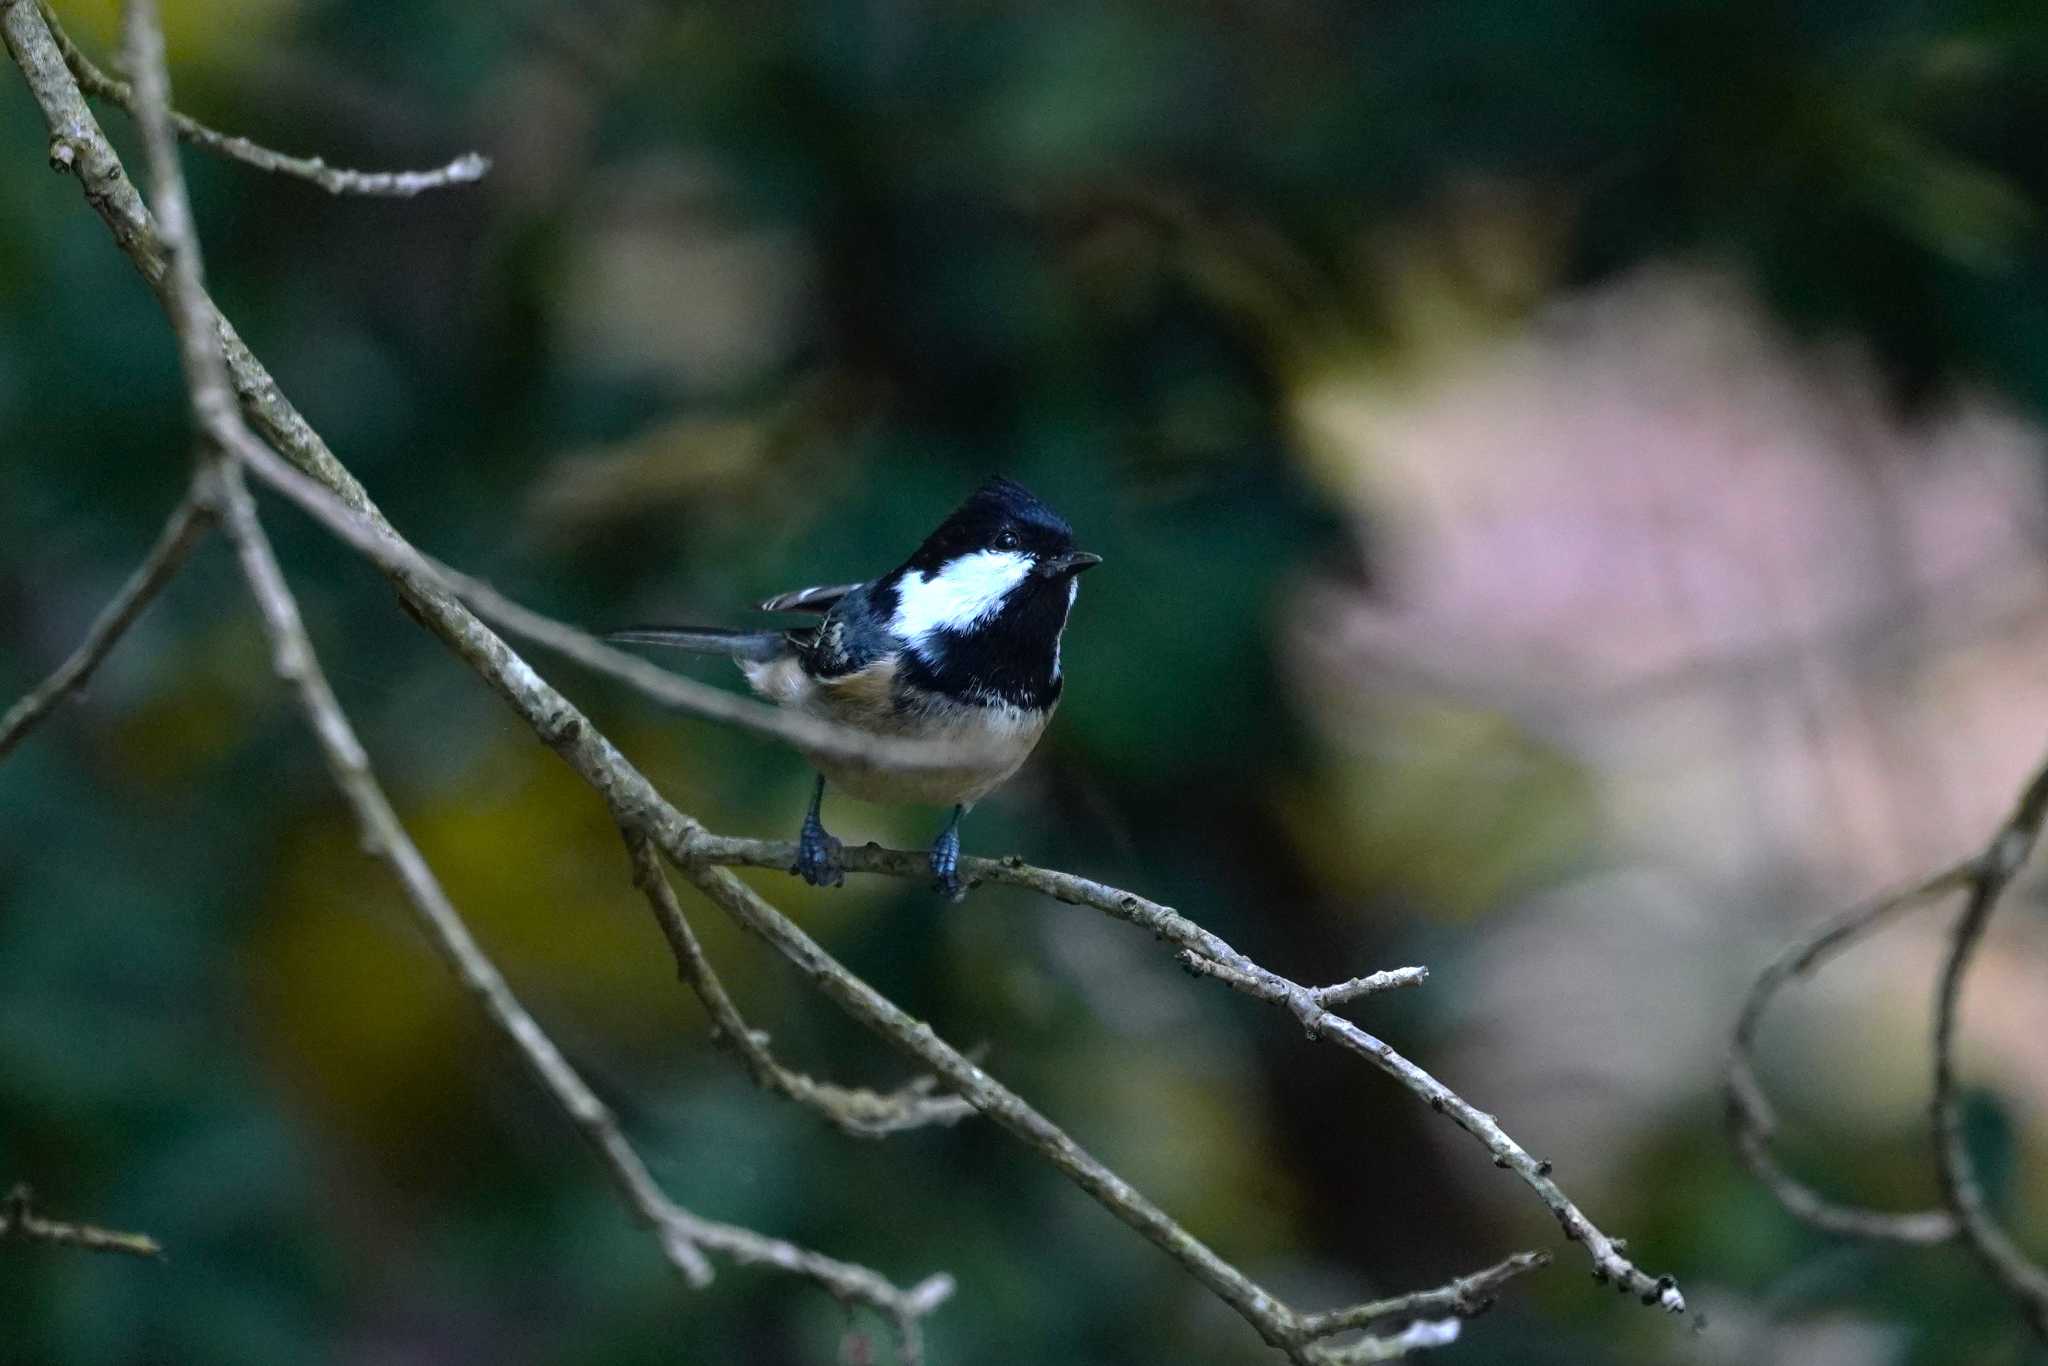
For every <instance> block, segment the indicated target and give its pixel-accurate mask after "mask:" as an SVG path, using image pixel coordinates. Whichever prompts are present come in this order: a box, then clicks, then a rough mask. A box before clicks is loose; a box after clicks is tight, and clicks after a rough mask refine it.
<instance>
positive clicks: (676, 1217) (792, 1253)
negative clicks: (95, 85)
mask: <svg viewBox="0 0 2048 1366" xmlns="http://www.w3.org/2000/svg"><path fill="white" fill-rule="evenodd" d="M128 16H129V17H128V42H129V50H130V52H131V54H132V57H131V65H132V67H133V68H134V70H135V73H136V86H137V106H138V111H139V113H138V116H139V118H140V120H141V122H142V124H143V130H144V140H145V143H146V145H147V148H148V152H149V159H150V164H151V168H152V170H153V172H154V175H155V180H156V183H157V204H156V208H157V220H158V222H159V224H160V225H161V229H160V230H161V232H162V234H163V238H164V246H165V248H166V254H167V257H168V260H169V262H170V267H171V274H170V290H169V292H170V302H171V305H172V317H173V322H174V325H175V326H176V328H177V331H178V333H179V340H180V343H181V353H182V356H183V358H184V361H185V364H186V382H187V386H188V388H189V390H190V392H191V399H192V407H193V412H194V415H195V417H196V418H197V419H198V420H199V422H200V424H201V426H202V430H203V433H204V435H205V436H206V438H207V439H208V440H210V441H212V442H214V443H216V444H217V445H218V447H219V448H220V450H222V451H224V452H226V453H229V454H231V455H239V454H241V453H242V452H243V451H244V450H246V449H248V448H252V447H255V446H257V445H259V444H260V443H259V442H257V440H256V438H255V436H254V435H253V434H252V433H250V432H249V431H248V429H247V428H246V427H244V426H243V425H242V419H241V414H240V411H239V409H238V408H237V407H236V406H235V404H234V401H233V398H232V396H231V395H230V394H229V392H228V389H227V383H226V378H225V371H224V370H223V369H222V368H221V361H220V357H219V354H218V352H217V351H216V350H215V349H214V347H213V345H212V341H213V332H212V329H211V328H210V327H208V326H207V325H206V318H205V313H204V310H203V309H202V307H201V306H200V302H199V290H200V282H199V275H200V270H199V252H198V243H197V239H196V237H195V236H193V235H192V233H191V217H190V210H189V208H188V206H187V205H186V203H185V202H184V187H183V181H182V177H181V176H180V174H179V170H178V165H177V152H176V148H175V145H174V144H173V142H172V140H171V138H170V136H169V128H168V124H167V123H166V121H165V119H164V117H163V111H164V109H165V108H166V107H167V105H168V90H167V88H166V83H165V80H164V75H163V71H164V66H163V37H162V32H161V30H160V29H159V28H158V27H157V25H156V20H155V9H154V5H153V3H151V0H131V3H130V6H129V11H128ZM200 480H201V483H202V485H203V486H209V487H210V492H211V495H212V499H213V501H214V504H215V506H216V507H217V509H218V511H219V514H220V517H221V519H222V526H223V529H224V530H225V532H226V534H227V537H228V539H229V541H230V543H231V544H232V545H233V546H234V548H235V551H236V554H237V557H238V559H239V560H240V563H241V566H242V570H243V575H244V577H245V578H246V579H247V580H248V584H249V589H250V592H251V595H252V596H253V597H254V599H255V601H256V605H257V608H258V611H259V613H260V615H261V618H262V621H263V625H264V630H265V633H266V635H267V636H268V637H269V639H270V642H271V651H272V665H273V668H274V669H275V671H276V672H277V674H278V676H279V677H280V678H282V679H284V680H285V681H286V682H287V683H288V684H290V685H291V687H292V688H293V689H294V691H295V692H296V693H297V694H298V698H299V703H300V707H301V709H302V710H303V711H304V712H305V715H306V719H307V722H308V724H309V725H310V727H311V729H312V731H313V734H314V738H315V739H316V740H317V741H318V742H319V745H320V749H321V752H322V754H323V756H324V757H325V758H326V760H327V764H328V768H329V771H330V772H331V773H332V775H333V777H334V781H335V785H336V786H337V787H338V788H339V789H340V791H341V794H342V796H343V798H344V799H345V800H346V801H347V803H348V805H349V807H350V809H351V810H352V812H353V813H354V815H355V817H356V821H357V823H358V825H359V826H360V828H361V831H362V835H363V840H364V844H365V846H366V848H368V849H369V850H370V851H371V852H372V853H373V854H374V855H376V856H378V857H380V858H382V859H384V860H385V861H386V862H388V863H389V864H390V865H391V867H392V869H393V871H394V872H395V873H396V874H397V876H398V879H399V882H400V885H401V887H402V888H403V889H404V891H405V894H406V899H407V902H408V904H409V905H410V906H411V908H412V909H413V912H414V914H415V917H416V919H417V920H418V921H419V923H420V925H421V928H422V929H423V930H424V931H425V932H426V934H427V937H428V941H429V942H430V943H431V944H432V945H433V946H434V947H435V949H436V950H437V951H438V952H439V953H440V954H441V956H442V957H443V958H444V959H445V960H446V961H447V963H448V965H449V966H450V968H451V969H453V971H454V972H455V974H456V977H457V978H458V980H460V981H461V983H462V984H463V986H464V987H465V988H466V989H467V990H468V991H469V992H470V994H471V995H472V996H474V997H475V998H476V999H477V1001H478V1003H479V1004H480V1005H481V1006H482V1008H483V1010H484V1012H485V1014H486V1016H487V1017H488V1018H489V1019H490V1020H491V1022H492V1023H493V1024H494V1025H495V1026H496V1027H497V1028H498V1030H499V1031H500V1032H501V1033H502V1034H504V1036H505V1037H506V1038H507V1040H508V1041H510V1042H511V1043H512V1044H513V1045H514V1047H515V1049H516V1050H517V1052H518V1054H519V1056H520V1058H521V1059H522V1061H524V1062H525V1063H526V1064H527V1066H528V1068H529V1069H530V1070H531V1071H532V1072H533V1074H534V1076H535V1077H536V1079H537V1080H539V1082H540V1083H541V1085H542V1087H543V1088H544V1089H545V1090H546V1091H547V1093H548V1094H549V1096H550V1098H551V1099H553V1100H554V1102H555V1103H556V1105H557V1106H558V1107H559V1108H560V1109H561V1110H562V1112H563V1113H564V1114H565V1115H566V1116H567V1117H568V1118H569V1120H570V1122H571V1123H573V1124H574V1125H575V1126H576V1128H577V1129H578V1131H579V1132H580V1133H582V1135H583V1136H584V1138H585V1139H586V1140H587V1141H588V1142H589V1143H590V1145H591V1146H592V1147H593V1148H594V1149H595V1150H596V1151H597V1153H598V1155H599V1156H600V1157H601V1158H602V1159H603V1161H604V1163H605V1166H606V1168H607V1170H608V1171H609V1172H610V1173H611V1176H612V1178H613V1181H614V1184H615V1185H616V1186H617V1187H618V1189H619V1192H620V1195H621V1196H622V1198H623V1199H624V1200H625V1202H626V1204H627V1207H628V1208H629V1209H630V1210H631V1211H632V1212H633V1213H634V1215H635V1216H636V1217H637V1218H638V1219H639V1220H640V1221H641V1222H642V1223H643V1224H645V1225H646V1226H647V1227H648V1228H650V1229H652V1230H653V1231H654V1232H655V1233H656V1235H657V1237H658V1240H659V1242H660V1245H661V1247H662V1250H663V1253H664V1254H665V1255H666V1256H667V1258H668V1260H669V1261H670V1263H671V1264H672V1265H673V1266H674V1267H675V1268H676V1269H677V1271H678V1272H680V1273H681V1274H682V1276H683V1277H684V1279H685V1280H686V1281H688V1282H689V1283H690V1284H691V1285H692V1286H702V1285H704V1284H707V1283H708V1282H709V1281H710V1279H711V1275H712V1272H711V1266H710V1263H709V1262H708V1261H707V1260H706V1258H705V1252H706V1251H707V1250H708V1251H712V1252H718V1253H722V1254H724V1255H727V1256H731V1257H733V1258H734V1259H735V1260H738V1261H741V1262H743V1263H751V1264H759V1265H769V1266H775V1267H779V1268H780V1269H783V1270H786V1271H791V1272H794V1273H796V1274H799V1275H803V1276H807V1277H809V1278H811V1279H812V1280H815V1281H817V1282H818V1283H820V1284H821V1285H823V1286H824V1287H825V1288H826V1289H827V1290H829V1291H830V1292H831V1293H832V1294H833V1295H835V1296H837V1297H838V1298H840V1299H842V1300H846V1301H849V1302H856V1303H865V1304H869V1305H871V1306H873V1307H874V1308H876V1309H877V1310H880V1311H881V1312H882V1313H884V1314H886V1315H888V1316H889V1318H890V1319H891V1321H892V1322H894V1323H895V1324H896V1325H897V1326H898V1328H899V1330H900V1331H901V1332H902V1333H903V1342H904V1346H903V1357H904V1360H905V1362H906V1363H914V1362H916V1361H917V1360H918V1359H919V1358H920V1357H921V1354H922V1353H921V1346H920V1344H919V1340H918V1328H917V1322H918V1320H919V1319H920V1318H921V1317H922V1316H923V1315H924V1314H927V1313H929V1312H930V1311H931V1310H932V1309H934V1308H936V1307H937V1306H938V1304H939V1303H940V1302H942V1301H943V1300H944V1299H945V1298H946V1296H947V1295H948V1294H950V1293H951V1290H952V1281H951V1278H950V1277H945V1276H935V1277H931V1278H928V1279H927V1280H926V1281H925V1282H923V1283H921V1284H920V1285H918V1286H914V1287H911V1288H910V1289H907V1290H905V1289H899V1288H897V1287H896V1286H894V1285H893V1284H891V1283H890V1282H888V1281H887V1280H885V1279H884V1278H882V1277H881V1276H880V1275H878V1274H877V1273H875V1272H873V1271H871V1270H869V1269H868V1268H866V1267H861V1266H857V1265H853V1264H850V1263H846V1262H841V1261H837V1260H836V1259H833V1258H828V1257H824V1256H821V1255H819V1254H817V1253H814V1252H811V1251H809V1250H807V1249H803V1248H799V1247H797V1246H795V1245H794V1244H791V1243H788V1242H785V1241H783V1240H781V1239H775V1238H768V1237H764V1236H763V1235H761V1234H758V1233H755V1232H753V1231H752V1230H749V1229H741V1228H736V1227H733V1226H731V1225H726V1224H719V1223H715V1222H712V1221H709V1220H704V1219H700V1218H698V1217H697V1216H695V1215H693V1214H691V1213H689V1212H688V1211H686V1210H684V1209H682V1208H681V1207H680V1206H678V1205H676V1204H675V1203H674V1202H673V1201H671V1200H670V1199H669V1198H668V1197H667V1195H666V1194H664V1193H663V1192H662V1190H661V1188H660V1186H659V1185H658V1184H657V1183H656V1182H655V1180H654V1178H653V1176H652V1174H651V1173H649V1172H648V1170H647V1167H646V1165H645V1163H643V1162H642V1161H641V1159H640V1156H639V1154H638V1153H637V1152H635V1151H634V1149H633V1147H632V1145H631V1144H630V1143H629V1142H628V1141H627V1140H626V1137H625V1135H624V1133H623V1132H622V1131H621V1130H620V1128H619V1125H618V1122H617V1120H616V1118H615V1117H614V1116H613V1115H612V1113H611V1111H610V1109H609V1108H608V1107H606V1106H605V1104H604V1103H603V1102H602V1101H601V1100H599V1099H598V1097H597V1095H596V1093H595V1092H593V1091H591V1090H590V1088H589V1087H588V1086H587V1085H586V1084H585V1083H584V1081H583V1079H582V1078H581V1077H580V1076H578V1075H577V1074H576V1071H575V1069H574V1068H572V1067H571V1066H570V1065H569V1063H568V1060H567V1059H565V1058H564V1057H563V1056H562V1054H561V1051H560V1050H559V1049H558V1048H556V1046H555V1044H554V1042H553V1040H551V1039H550V1038H549V1037H548V1036H547V1034H546V1032H545V1031H543V1030H542V1029H541V1027H540V1025H539V1024H538V1022H536V1021H535V1020H534V1018H533V1016H532V1015H531V1014H530V1013H529V1012H528V1011H527V1010H526V1008H525V1007H524V1006H522V1005H521V1004H520V1003H519V1000H518V998H517V997H516V996H514V995H513V993H512V989H511V987H510V985H509V984H508V983H507V982H506V981H505V978H504V975H503V974H502V973H501V972H500V971H499V970H498V968H497V966H496V964H494V963H493V962H491V960H490V958H489V957H488V956H487V955H486V954H485V953H484V951H483V949H482V947H481V946H480V945H479V944H478V943H477V942H476V939H475V937H474V936H473V935H471V934H470V932H469V928H468V926H467V925H466V924H465V923H464V921H463V919H462V917H461V914H460V913H459V912H458V911H457V910H456V909H455V907H454V905H453V904H452V903H451V902H450V901H449V900H448V897H447V894H446V893H445V892H444V891H443V890H442V888H441V885H440V882H439V880H438V879H437V878H436V877H435V876H434V873H433V870H432V869H431V868H430V867H429V866H428V865H427V862H426V859H425V858H424V857H423V856H422V855H421V853H420V851H419V848H418V846H417V845H415V844H414V843H413V842H412V839H411V837H410V836H409V835H407V834H406V832H405V828H404V826H403V825H402V824H401V823H400V821H399V819H398V816H397V813H396V812H395V811H394V810H393V809H392V807H391V803H390V801H389V799H388V798H387V797H386V796H385V794H384V791H383V788H382V786H381V785H380V784H379V783H378V781H377V778H376V775H375V773H374V772H373V771H372V770H371V767H370V762H369V756H368V754H367V753H366V752H365V751H364V749H363V747H362V744H361V742H360V741H359V740H358V739H357V737H356V734H355V730H354V728H353V727H352V726H351V725H350V723H349V721H348V718H347V716H346V714H345V713H344V712H343V711H342V709H341V705H340V703H339V701H338V700H337V699H336V698H335V696H334V693H333V690H332V689H331V688H330V687H329V686H328V683H327V680H326V676H325V674H324V673H323V672H322V670H321V668H320V663H319V659H318V656H317V655H316V654H315V653H314V650H313V646H312V642H311V640H310V638H309V637H308V636H307V634H306V630H305V625H304V622H303V620H302V618H301V616H300V613H299V609H298V603H297V600H296V599H295V598H294V596H293V594H292V592H291V589H290V587H289V585H288V584H287V583H286V582H285V578H284V574H283V571H282V570H281V568H280V567H279V565H278V563H277V559H276V556H275V554H274V553H273V552H272V550H271V548H270V542H269V539H268V537H267V536H265V534H264V532H263V528H262V524H261V523H260V521H259V520H258V518H257V515H256V507H255V502H254V500H253V499H252V498H250V496H249V493H248V490H247V488H246V487H245V486H244V485H243V482H242V477H241V469H240V466H239V464H238V463H236V462H235V461H234V460H227V459H211V458H209V459H208V460H207V461H205V462H204V463H203V464H202V469H201V474H200Z"/></svg>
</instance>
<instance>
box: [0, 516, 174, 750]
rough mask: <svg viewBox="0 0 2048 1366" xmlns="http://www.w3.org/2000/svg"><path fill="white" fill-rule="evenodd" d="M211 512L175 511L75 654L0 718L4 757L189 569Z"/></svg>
mask: <svg viewBox="0 0 2048 1366" xmlns="http://www.w3.org/2000/svg"><path fill="white" fill-rule="evenodd" d="M207 522H208V518H207V514H206V511H205V509H204V508H202V507H201V506H200V505H199V504H198V503H197V502H195V501H194V500H193V499H191V498H187V499H185V500H184V501H183V502H181V503H179V504H178V506H177V507H176V508H175V509H173V510H172V512H171V515H170V517H169V518H168V519H167V520H166V521H165V522H164V529H163V530H162V531H161V532H160V533H158V535H157V538H156V544H155V545H154V546H152V547H150V551H149V554H148V555H146V556H144V557H143V561H142V563H141V564H140V565H139V566H137V567H136V570H135V572H134V573H133V574H131V575H129V576H128V581H127V582H126V583H124V584H122V585H121V590H120V591H119V592H118V593H116V594H114V598H113V601H111V602H109V603H108V604H107V605H106V607H105V608H104V609H102V611H101V612H100V614H99V616H98V617H96V618H94V620H93V623H92V627H91V629H89V630H88V631H87V632H86V633H85V639H84V640H83V641H82V642H80V644H79V646H78V649H77V650H75V651H73V652H72V654H71V657H70V658H68V659H66V660H65V661H64V662H63V663H62V664H60V665H58V666H57V671H56V672H55V673H53V674H51V675H50V676H49V677H48V678H46V679H44V680H43V681H42V682H41V683H40V684H38V685H37V686H36V687H35V688H34V689H33V690H32V691H30V692H29V694H28V695H27V696H26V697H24V698H22V699H21V700H20V701H19V702H17V703H15V704H14V705H13V706H12V707H9V708H8V709H7V714H6V715H5V716H0V759H4V758H6V757H7V755H8V753H9V752H10V751H11V750H13V748H14V747H15V746H16V745H18V744H20V743H21V742H22V740H23V739H24V738H26V737H27V735H28V733H29V732H30V731H31V730H33V729H35V727H36V725H37V724H38V723H40V722H41V721H42V719H43V718H44V717H46V716H48V715H49V714H50V712H51V711H53V710H54V709H55V708H56V706H57V704H58V703H59V702H62V701H63V700H64V699H65V698H66V697H67V696H69V695H70V694H71V693H73V692H75V691H77V690H78V689H79V688H82V687H84V686H85V685H86V683H87V682H88V681H89V680H90V679H91V678H92V674H93V670H95V669H97V668H98V667H99V666H100V662H101V661H102V660H104V659H105V658H106V657H107V656H108V655H109V654H111V653H112V652H113V649H114V646H115V645H117V644H119V643H120V640H121V637H122V636H123V635H125V634H126V633H127V631H128V628H129V627H130V626H132V625H134V624H135V622H136V620H137V618H139V617H141V615H142V614H143V612H144V611H145V610H146V609H147V608H148V607H149V604H150V603H151V602H152V601H154V600H155V598H156V595H157V594H158V593H160V592H162V591H163V587H164V585H165V584H167V583H169V582H170V581H171V580H172V578H174V577H175V576H176V575H177V572H178V571H179V570H180V569H182V568H184V565H185V560H186V558H187V557H188V556H189V555H190V554H191V553H192V547H193V546H195V545H197V544H198V543H199V539H200V537H201V536H202V535H204V534H205V531H206V527H207Z"/></svg>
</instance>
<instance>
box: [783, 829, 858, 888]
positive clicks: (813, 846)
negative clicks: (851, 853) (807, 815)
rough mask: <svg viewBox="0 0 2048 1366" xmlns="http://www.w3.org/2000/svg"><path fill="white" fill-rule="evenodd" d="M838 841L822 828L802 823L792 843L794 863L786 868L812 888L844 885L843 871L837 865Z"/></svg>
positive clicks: (839, 847) (844, 874) (844, 873)
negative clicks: (801, 829)
mask: <svg viewBox="0 0 2048 1366" xmlns="http://www.w3.org/2000/svg"><path fill="white" fill-rule="evenodd" d="M841 847H842V846H841V845H840V843H839V841H838V840H837V839H836V838H834V837H833V836H831V835H828V834H826V833H825V827H823V826H822V825H812V824H809V823H806V824H805V826H804V828H803V831H802V833H800V834H799V835H798V836H797V839H796V862H795V863H792V864H790V865H789V871H790V872H792V873H795V874H796V875H797V876H798V877H800V878H802V879H803V880H804V881H805V882H808V883H810V884H811V885H812V886H813V887H837V886H840V885H841V884H842V883H844V882H845V881H846V869H845V868H844V867H842V866H841V864H840V862H839V851H840V849H841Z"/></svg>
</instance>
